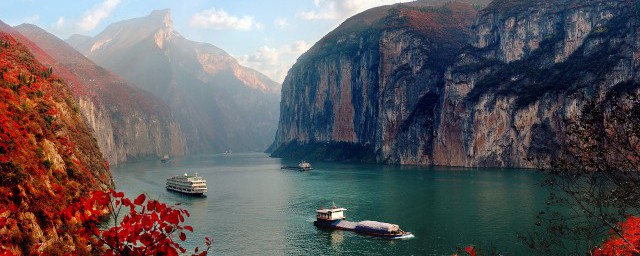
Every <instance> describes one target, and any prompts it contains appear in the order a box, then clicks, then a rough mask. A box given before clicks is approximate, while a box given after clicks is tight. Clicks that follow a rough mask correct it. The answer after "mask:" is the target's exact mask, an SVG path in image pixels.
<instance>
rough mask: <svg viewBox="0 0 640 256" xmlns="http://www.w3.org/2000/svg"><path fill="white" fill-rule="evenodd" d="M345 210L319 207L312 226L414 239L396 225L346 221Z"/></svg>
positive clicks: (334, 206)
mask: <svg viewBox="0 0 640 256" xmlns="http://www.w3.org/2000/svg"><path fill="white" fill-rule="evenodd" d="M346 210H347V209H345V208H338V207H336V205H335V204H333V207H331V209H324V207H321V208H320V209H319V210H316V221H314V222H313V225H315V226H316V227H320V228H329V229H340V230H348V231H354V232H356V233H359V234H363V235H370V236H379V237H385V238H390V239H407V238H413V237H414V235H413V234H411V232H406V231H403V230H402V229H400V226H398V225H396V224H391V223H384V222H377V221H369V220H366V221H361V222H351V221H346V220H345V219H346V216H345V215H344V211H346Z"/></svg>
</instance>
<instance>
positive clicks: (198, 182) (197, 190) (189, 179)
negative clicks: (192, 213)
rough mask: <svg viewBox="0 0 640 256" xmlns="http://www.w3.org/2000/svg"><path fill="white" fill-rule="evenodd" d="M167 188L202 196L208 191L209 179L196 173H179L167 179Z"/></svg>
mask: <svg viewBox="0 0 640 256" xmlns="http://www.w3.org/2000/svg"><path fill="white" fill-rule="evenodd" d="M166 188H167V190H171V191H176V192H180V193H184V194H187V195H197V196H201V195H204V193H207V180H205V179H204V178H203V177H201V176H198V173H195V175H188V174H186V173H185V174H184V175H178V176H173V177H171V178H168V179H167V186H166Z"/></svg>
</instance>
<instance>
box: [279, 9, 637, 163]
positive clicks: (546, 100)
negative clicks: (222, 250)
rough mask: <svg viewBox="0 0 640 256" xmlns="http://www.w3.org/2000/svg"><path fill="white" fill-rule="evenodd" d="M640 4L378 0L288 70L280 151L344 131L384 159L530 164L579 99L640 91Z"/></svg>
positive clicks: (337, 138) (329, 141) (338, 140)
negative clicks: (393, 1) (400, 0)
mask: <svg viewBox="0 0 640 256" xmlns="http://www.w3.org/2000/svg"><path fill="white" fill-rule="evenodd" d="M639 11H640V5H639V4H637V3H636V1H630V0H617V1H602V0H588V1H582V0H581V1H578V0H567V1H543V0H534V1H509V0H496V1H493V2H492V3H491V4H489V5H488V6H487V7H486V8H484V9H483V10H481V11H480V12H479V13H477V15H476V12H475V11H474V9H473V8H471V7H470V6H468V5H465V4H461V3H448V4H445V5H442V6H439V7H438V6H430V5H428V4H426V3H424V2H414V3H411V4H398V5H394V6H387V7H379V8H374V9H371V10H369V11H366V12H364V13H362V14H359V15H356V16H354V17H352V18H350V19H349V20H347V21H346V22H345V23H344V24H342V25H341V26H340V27H338V28H337V29H336V30H334V31H333V32H331V33H330V34H329V35H327V36H326V37H325V38H323V39H322V40H321V41H320V42H318V43H317V44H316V45H315V46H314V47H312V49H311V50H310V51H309V52H307V53H306V54H305V55H303V56H302V57H301V58H300V59H299V60H298V62H297V63H296V65H294V67H293V68H292V69H291V70H290V72H289V75H288V76H287V78H286V79H285V82H284V84H283V88H282V102H281V117H280V123H279V127H278V132H277V136H276V140H275V142H274V146H273V149H274V150H275V151H274V154H273V156H281V157H295V156H296V154H295V152H296V149H300V148H303V149H308V151H305V153H307V154H311V155H313V149H314V148H326V147H335V148H336V150H338V151H339V149H340V148H342V147H343V146H344V143H348V144H349V145H351V146H350V150H353V148H354V147H359V148H361V149H362V150H364V151H365V153H366V154H365V155H367V156H369V157H368V158H366V159H372V160H374V161H375V162H379V163H389V164H424V165H451V166H499V167H533V166H535V165H536V164H537V163H535V162H532V161H530V160H528V159H531V157H533V156H539V155H540V154H548V153H551V152H548V151H550V150H551V149H552V145H553V144H554V142H556V141H557V140H558V138H560V137H561V136H562V130H563V126H564V121H563V120H565V119H567V118H572V117H575V116H576V115H577V114H578V112H579V109H580V106H581V105H582V103H583V102H584V100H585V99H589V98H600V97H606V96H607V95H611V94H612V93H620V92H632V91H634V90H636V87H637V84H638V79H639V77H638V75H637V70H638V64H639V63H638V51H639V50H640V48H639V47H638V42H640V40H638V39H639V38H638V32H637V28H638V25H639V24H640V23H639V20H640V16H639ZM445 19H449V20H447V22H443V20H445ZM452 21H453V22H452ZM474 21H475V22H474ZM354 24H368V25H369V26H361V27H358V26H357V25H354ZM434 24H435V25H434ZM443 35H445V36H443ZM330 151H335V150H330ZM344 153H345V154H349V153H348V152H344ZM355 160H362V158H357V159H355Z"/></svg>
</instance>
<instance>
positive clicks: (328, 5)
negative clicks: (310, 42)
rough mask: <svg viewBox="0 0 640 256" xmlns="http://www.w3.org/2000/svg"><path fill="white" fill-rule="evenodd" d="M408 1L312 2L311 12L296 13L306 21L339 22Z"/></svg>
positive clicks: (355, 0) (337, 0)
mask: <svg viewBox="0 0 640 256" xmlns="http://www.w3.org/2000/svg"><path fill="white" fill-rule="evenodd" d="M401 2H409V0H314V2H313V3H314V6H315V8H314V9H313V10H308V11H302V12H299V13H298V16H299V17H302V18H303V19H306V20H341V19H345V18H348V17H350V16H353V15H355V14H357V13H359V12H362V11H364V10H367V9H369V8H373V7H376V6H381V5H387V4H395V3H401Z"/></svg>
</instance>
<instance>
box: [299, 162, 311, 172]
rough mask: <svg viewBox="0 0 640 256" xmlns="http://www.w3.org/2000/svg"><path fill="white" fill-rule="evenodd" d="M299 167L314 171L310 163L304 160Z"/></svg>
mask: <svg viewBox="0 0 640 256" xmlns="http://www.w3.org/2000/svg"><path fill="white" fill-rule="evenodd" d="M298 167H299V168H300V169H301V170H312V169H313V167H311V164H310V163H309V162H306V161H304V160H302V162H300V163H299V164H298Z"/></svg>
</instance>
